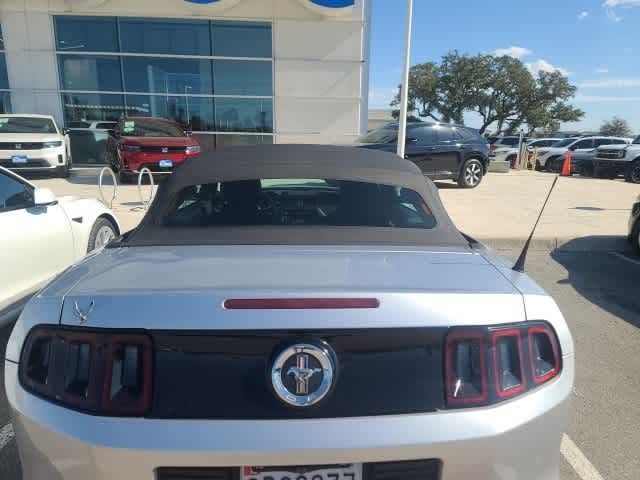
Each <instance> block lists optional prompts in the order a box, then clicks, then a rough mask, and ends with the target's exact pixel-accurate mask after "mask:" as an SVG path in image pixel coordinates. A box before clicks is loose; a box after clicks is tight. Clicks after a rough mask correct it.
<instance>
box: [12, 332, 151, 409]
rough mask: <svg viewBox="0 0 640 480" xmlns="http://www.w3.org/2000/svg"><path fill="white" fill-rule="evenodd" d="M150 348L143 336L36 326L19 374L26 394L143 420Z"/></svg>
mask: <svg viewBox="0 0 640 480" xmlns="http://www.w3.org/2000/svg"><path fill="white" fill-rule="evenodd" d="M152 368H153V346H152V342H151V338H150V337H149V336H148V335H147V334H145V333H142V332H125V333H121V332H114V331H109V330H97V329H66V328H57V327H36V328H34V329H33V330H32V331H31V332H30V333H29V336H28V337H27V339H26V341H25V344H24V347H23V349H22V354H21V359H20V368H19V376H20V382H21V384H22V385H23V386H24V387H25V388H26V389H27V390H29V391H31V392H33V393H35V394H38V395H41V396H43V397H46V398H47V399H49V400H52V401H54V402H57V403H60V404H62V405H64V406H67V407H70V408H74V409H77V410H81V411H84V412H87V413H92V414H96V415H107V416H144V415H145V414H146V413H147V411H148V410H149V407H150V404H151V391H152Z"/></svg>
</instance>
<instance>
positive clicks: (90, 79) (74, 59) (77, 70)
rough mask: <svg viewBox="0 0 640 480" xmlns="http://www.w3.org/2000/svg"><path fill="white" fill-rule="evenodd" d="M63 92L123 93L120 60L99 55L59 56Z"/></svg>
mask: <svg viewBox="0 0 640 480" xmlns="http://www.w3.org/2000/svg"><path fill="white" fill-rule="evenodd" d="M58 65H59V70H60V84H61V85H62V89H63V90H90V91H107V92H120V91H122V77H121V76H120V59H119V58H118V57H111V56H97V55H58Z"/></svg>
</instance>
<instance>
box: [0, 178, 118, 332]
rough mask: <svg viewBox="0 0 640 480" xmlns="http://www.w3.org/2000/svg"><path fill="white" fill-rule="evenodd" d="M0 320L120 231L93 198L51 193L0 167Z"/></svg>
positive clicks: (16, 310) (112, 218) (114, 219)
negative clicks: (58, 195) (57, 275)
mask: <svg viewBox="0 0 640 480" xmlns="http://www.w3.org/2000/svg"><path fill="white" fill-rule="evenodd" d="M0 232H1V234H0V325H2V324H3V322H5V321H7V320H9V319H10V318H12V317H13V316H14V315H15V314H16V313H17V312H18V311H19V310H20V308H21V307H22V305H23V303H24V302H25V301H26V300H27V299H28V297H29V296H30V295H31V294H33V293H34V292H35V291H36V290H38V289H39V288H40V287H42V286H43V285H44V284H45V283H47V281H49V280H50V279H51V278H52V277H53V276H55V275H56V274H58V273H60V272H61V271H63V270H64V269H65V268H67V267H68V266H70V265H72V264H73V263H75V262H76V261H78V260H80V259H81V258H83V257H84V256H85V255H86V254H87V252H90V251H92V250H95V249H97V248H100V247H102V246H104V245H105V244H106V243H108V242H109V241H110V240H111V239H113V238H115V237H116V236H118V235H119V234H120V226H119V225H118V221H117V220H116V218H115V216H114V214H113V212H111V211H110V210H109V209H108V208H106V207H105V206H104V205H103V204H102V203H101V202H99V201H98V200H95V199H78V198H73V197H60V198H56V197H55V195H54V194H53V193H52V192H51V191H50V190H47V189H46V188H38V187H36V186H34V185H32V184H31V183H29V182H28V181H26V180H25V179H23V178H21V177H20V176H18V175H16V174H15V173H13V172H11V171H9V170H7V169H5V168H2V167H0Z"/></svg>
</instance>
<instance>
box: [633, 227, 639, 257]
mask: <svg viewBox="0 0 640 480" xmlns="http://www.w3.org/2000/svg"><path fill="white" fill-rule="evenodd" d="M631 243H632V244H633V248H634V249H635V251H636V252H637V253H638V254H640V220H638V221H637V222H636V224H635V226H634V227H633V231H632V232H631Z"/></svg>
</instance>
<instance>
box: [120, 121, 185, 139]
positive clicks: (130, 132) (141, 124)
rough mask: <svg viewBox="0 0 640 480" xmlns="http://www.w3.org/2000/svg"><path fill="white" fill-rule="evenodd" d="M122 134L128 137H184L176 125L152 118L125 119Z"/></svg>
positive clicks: (182, 131)
mask: <svg viewBox="0 0 640 480" xmlns="http://www.w3.org/2000/svg"><path fill="white" fill-rule="evenodd" d="M122 134H123V135H125V136H128V137H184V136H185V133H184V130H182V128H180V127H179V126H178V125H174V124H172V123H169V122H160V121H153V120H138V119H136V120H125V121H124V124H123V127H122Z"/></svg>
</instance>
